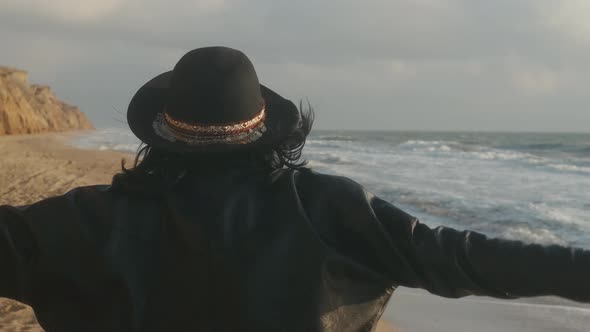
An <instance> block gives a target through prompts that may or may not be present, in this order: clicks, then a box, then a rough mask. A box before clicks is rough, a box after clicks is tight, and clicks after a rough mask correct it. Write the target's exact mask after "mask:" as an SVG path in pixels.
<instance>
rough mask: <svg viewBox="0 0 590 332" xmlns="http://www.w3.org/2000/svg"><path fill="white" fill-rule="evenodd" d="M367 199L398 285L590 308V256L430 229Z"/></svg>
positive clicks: (448, 293)
mask: <svg viewBox="0 0 590 332" xmlns="http://www.w3.org/2000/svg"><path fill="white" fill-rule="evenodd" d="M367 197H368V205H369V206H370V208H371V210H372V214H373V215H374V217H376V218H377V220H378V222H377V223H378V224H379V227H380V229H381V230H382V232H383V233H384V234H385V236H384V237H385V239H386V243H388V247H389V248H390V249H391V251H390V255H391V256H393V257H391V256H390V259H389V262H388V263H387V264H388V268H387V271H388V272H387V273H388V274H389V277H390V278H391V279H392V281H393V282H394V283H396V284H397V285H401V286H406V287H419V288H424V289H426V290H428V291H430V292H431V293H434V294H437V295H440V296H444V297H453V298H456V297H462V296H466V295H486V296H492V297H498V298H516V297H528V296H541V295H556V296H560V297H564V298H568V299H571V300H575V301H581V302H590V251H589V250H584V249H579V248H567V247H562V246H557V245H540V244H526V243H523V242H519V241H510V240H503V239H492V238H488V237H486V236H485V235H482V234H479V233H476V232H471V231H457V230H454V229H450V228H446V227H437V228H434V229H431V228H429V227H428V226H426V225H424V224H422V223H420V222H419V221H418V220H417V219H416V218H414V217H412V216H410V215H408V214H406V213H404V212H403V211H401V210H399V209H397V208H396V207H394V206H393V205H391V204H390V203H388V202H386V201H384V200H382V199H379V198H377V197H375V196H371V195H368V196H367Z"/></svg>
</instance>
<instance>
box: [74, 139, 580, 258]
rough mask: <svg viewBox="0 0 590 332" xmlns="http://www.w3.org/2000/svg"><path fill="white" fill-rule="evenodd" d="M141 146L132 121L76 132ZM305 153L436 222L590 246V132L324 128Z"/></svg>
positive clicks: (90, 144)
mask: <svg viewBox="0 0 590 332" xmlns="http://www.w3.org/2000/svg"><path fill="white" fill-rule="evenodd" d="M71 143H72V144H73V145H74V146H77V147H81V148H86V149H98V150H110V149H111V150H118V151H124V152H132V153H133V152H136V151H137V148H138V146H139V141H138V140H137V139H136V138H135V137H134V136H133V135H132V134H131V132H130V131H129V130H128V129H121V128H105V129H100V130H97V131H96V132H94V133H90V134H84V135H77V136H74V137H73V138H72V141H71ZM304 157H305V158H306V159H307V160H309V166H310V167H311V168H312V169H315V170H316V171H318V172H324V173H329V174H337V175H343V176H346V177H349V178H351V179H353V180H355V181H357V182H359V183H361V184H362V185H364V186H365V187H366V188H367V189H368V190H369V191H371V192H373V193H374V194H376V195H378V196H380V197H381V198H383V199H385V200H387V201H389V202H391V203H393V204H394V205H396V206H398V207H400V208H401V209H403V210H405V211H406V212H408V213H410V214H412V215H414V216H416V217H418V218H419V219H420V220H421V221H422V222H423V223H425V224H427V225H429V226H432V227H436V226H439V225H444V226H448V227H453V228H456V229H461V230H463V229H469V230H473V231H478V232H482V233H484V234H487V235H489V236H493V237H503V238H508V239H519V240H524V241H527V242H537V243H544V244H561V245H570V246H582V247H590V134H557V133H488V132H486V133H476V132H440V133H438V132H389V131H387V132H385V131H384V132H376V131H375V132H373V131H371V132H363V131H323V130H316V131H314V132H313V133H312V134H311V135H310V137H309V138H308V141H307V145H306V147H305V149H304Z"/></svg>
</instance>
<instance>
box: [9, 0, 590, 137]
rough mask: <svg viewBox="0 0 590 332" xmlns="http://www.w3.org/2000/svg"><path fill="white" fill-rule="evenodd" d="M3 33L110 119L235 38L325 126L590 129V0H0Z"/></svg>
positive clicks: (94, 112)
mask: <svg viewBox="0 0 590 332" xmlns="http://www.w3.org/2000/svg"><path fill="white" fill-rule="evenodd" d="M0 42H1V46H0V64H3V65H8V66H14V67H19V68H22V69H25V70H27V71H29V72H30V77H31V80H32V81H33V82H35V83H42V84H49V85H51V86H52V87H53V88H54V90H55V91H56V93H57V94H58V96H59V97H61V98H62V99H64V100H66V101H69V102H71V103H73V104H75V105H78V106H79V107H80V108H81V109H82V111H84V112H86V114H87V115H88V116H89V117H90V119H91V121H93V123H95V125H96V126H98V127H104V126H112V125H115V126H122V124H121V123H119V122H117V121H118V120H124V119H125V112H126V108H127V104H128V102H129V99H130V98H131V96H132V95H133V94H134V93H135V91H136V90H137V88H139V86H140V85H141V84H143V83H144V82H145V81H147V80H148V79H150V78H151V77H153V76H155V75H157V74H159V73H160V72H163V71H166V70H169V69H171V68H172V67H173V66H174V64H175V63H176V61H177V60H178V59H179V58H180V57H181V56H182V55H183V54H184V53H185V52H187V51H189V50H191V49H193V48H197V47H202V46H211V45H224V46H230V47H234V48H238V49H241V50H243V51H244V52H245V53H246V54H247V55H248V56H249V57H250V58H251V60H252V61H253V62H254V65H255V66H256V68H257V72H258V76H259V78H260V81H261V82H262V83H264V84H266V85H268V86H270V87H271V88H273V89H274V90H276V91H277V92H279V93H281V94H282V95H284V96H285V97H287V98H290V99H292V100H295V101H297V100H299V99H300V98H308V99H309V100H310V102H311V103H312V105H313V106H315V108H316V111H317V122H316V128H322V129H360V130H362V129H392V130H415V129H419V130H506V131H582V132H589V131H590V109H589V104H590V94H589V93H588V92H590V1H588V0H563V1H558V0H493V1H491V0H382V1H374V0H364V1H351V0H332V1H321V0H300V1H292V0H238V1H233V0H202V1H199V0H178V1H173V0H168V1H164V0H159V1H155V0H85V1H80V0H1V1H0Z"/></svg>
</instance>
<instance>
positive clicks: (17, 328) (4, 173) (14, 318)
mask: <svg viewBox="0 0 590 332" xmlns="http://www.w3.org/2000/svg"><path fill="white" fill-rule="evenodd" d="M68 135H70V134H39V135H31V136H4V137H0V155H1V156H2V158H0V170H1V171H0V205H3V204H11V205H26V204H29V203H32V202H36V201H38V200H41V199H44V198H47V197H51V196H55V195H60V194H63V193H65V192H67V191H69V190H70V189H73V188H75V187H78V186H85V185H92V184H107V183H110V181H111V179H112V177H113V175H114V174H115V173H117V172H119V171H120V168H121V166H120V165H121V159H122V158H125V159H126V160H127V164H128V165H130V164H131V163H132V162H133V156H132V155H129V154H124V153H118V152H113V151H90V150H81V149H77V148H73V147H70V146H68V145H67V144H64V142H65V140H66V139H67V137H68ZM0 331H2V332H25V331H27V332H39V331H43V330H42V329H41V328H40V327H39V325H38V324H37V323H36V319H35V316H34V314H33V311H32V310H31V308H30V307H28V306H25V305H23V304H21V303H17V302H14V301H10V300H7V299H0ZM377 331H378V332H393V331H397V329H393V328H392V326H391V325H390V324H388V323H386V322H381V323H380V326H379V328H378V329H377Z"/></svg>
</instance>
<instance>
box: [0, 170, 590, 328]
mask: <svg viewBox="0 0 590 332" xmlns="http://www.w3.org/2000/svg"><path fill="white" fill-rule="evenodd" d="M0 272H1V273H0V296H3V297H9V298H13V299H16V300H19V301H22V302H24V303H27V304H30V305H31V306H32V307H33V309H34V310H35V313H36V314H37V317H38V319H39V322H40V324H41V325H42V326H43V327H44V328H45V329H46V330H47V331H48V332H52V331H97V332H98V331H100V332H104V331H113V332H119V331H175V332H180V331H232V332H233V331H257V332H263V331H305V332H312V331H338V332H353V331H373V328H374V326H375V325H376V323H377V321H378V319H379V317H380V315H381V313H382V312H383V310H384V307H385V305H386V304H387V301H388V300H389V298H390V296H391V295H392V293H393V291H394V290H395V288H396V287H397V286H407V287H420V288H424V289H427V290H428V291H430V292H432V293H434V294H437V295H441V296H445V297H462V296H466V295H470V294H475V295H487V296H493V297H499V298H514V297H521V296H536V295H549V294H553V295H558V296H562V297H566V298H570V299H574V300H578V301H590V282H588V281H589V280H590V252H589V251H585V250H581V249H571V248H564V247H559V246H541V245H531V244H528V245H527V244H523V243H520V242H516V241H506V240H499V239H488V238H486V237H485V236H484V235H481V234H478V233H475V232H469V231H465V232H459V231H456V230H453V229H449V228H444V227H438V228H435V229H431V228H429V227H427V226H426V225H424V224H421V223H420V222H419V221H418V220H416V218H414V217H412V216H410V215H408V214H406V213H404V212H403V211H401V210H399V209H397V208H396V207H394V206H393V205H391V204H390V203H388V202H385V201H383V200H381V199H379V198H378V197H375V196H373V195H372V194H370V193H368V192H366V191H365V190H364V189H363V188H362V187H361V186H360V185H359V184H357V183H355V182H353V181H351V180H349V179H346V178H342V177H334V176H328V175H322V174H318V173H314V172H311V171H291V170H280V171H276V172H274V173H273V174H272V175H270V176H268V175H266V176H255V175H252V176H249V177H244V176H243V175H240V174H237V173H236V174H234V175H231V174H230V175H228V174H224V175H223V176H207V177H202V178H190V179H186V180H185V181H183V182H182V183H181V184H179V185H178V186H177V187H176V188H175V189H174V190H171V191H167V192H166V191H162V192H160V193H152V194H141V193H129V192H122V191H119V190H115V188H114V187H111V186H91V187H83V188H78V189H75V190H72V191H70V192H69V193H67V194H65V195H63V196H59V197H53V198H49V199H46V200H43V201H41V202H38V203H35V204H32V205H30V206H26V207H12V206H6V205H5V206H2V207H0Z"/></svg>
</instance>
